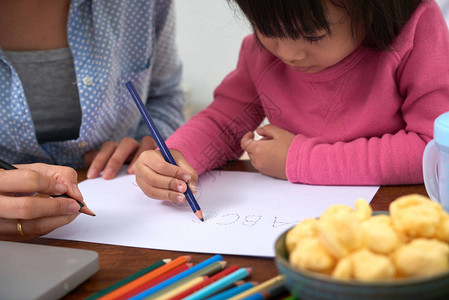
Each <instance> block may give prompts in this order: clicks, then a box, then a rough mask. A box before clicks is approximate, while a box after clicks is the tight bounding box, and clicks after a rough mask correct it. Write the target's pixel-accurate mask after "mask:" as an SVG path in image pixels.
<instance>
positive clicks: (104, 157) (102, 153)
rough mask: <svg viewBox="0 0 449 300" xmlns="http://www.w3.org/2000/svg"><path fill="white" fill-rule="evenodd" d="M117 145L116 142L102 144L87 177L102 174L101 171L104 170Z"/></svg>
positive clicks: (95, 176)
mask: <svg viewBox="0 0 449 300" xmlns="http://www.w3.org/2000/svg"><path fill="white" fill-rule="evenodd" d="M116 147H117V143H115V142H106V143H104V144H103V145H102V146H101V148H100V150H99V151H98V152H97V153H96V155H95V158H94V159H93V161H92V163H91V164H90V167H89V169H88V170H87V178H89V179H92V178H97V177H98V175H100V172H101V171H103V169H104V167H105V166H106V163H107V161H108V159H109V157H111V155H112V153H114V151H115V148H116Z"/></svg>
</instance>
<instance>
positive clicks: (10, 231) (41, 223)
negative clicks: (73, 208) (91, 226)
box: [0, 214, 78, 241]
mask: <svg viewBox="0 0 449 300" xmlns="http://www.w3.org/2000/svg"><path fill="white" fill-rule="evenodd" d="M77 216H78V214H75V215H65V216H57V217H44V218H39V219H31V220H24V219H20V225H21V229H22V233H23V235H24V236H21V235H20V234H19V231H18V225H17V224H18V221H19V219H1V218H0V240H9V241H23V240H28V239H32V238H35V237H38V236H42V235H45V234H48V233H50V232H51V231H53V230H55V229H56V228H58V227H61V226H64V225H67V224H69V223H70V222H72V221H73V220H74V219H75V218H76V217H77Z"/></svg>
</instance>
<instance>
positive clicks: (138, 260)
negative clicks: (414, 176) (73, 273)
mask: <svg viewBox="0 0 449 300" xmlns="http://www.w3.org/2000/svg"><path fill="white" fill-rule="evenodd" d="M224 170H230V171H248V172H255V171H256V170H255V169H254V168H253V167H252V166H251V164H250V163H249V162H248V161H237V162H234V163H231V164H229V165H228V166H227V167H226V168H224ZM79 177H80V178H79V179H80V181H82V180H84V179H85V178H86V171H85V170H82V171H80V172H79ZM411 193H418V194H422V195H426V196H427V193H426V190H425V188H424V185H422V184H421V185H407V186H382V187H381V188H380V189H379V191H378V192H377V193H376V195H375V196H374V198H373V201H372V202H371V206H372V208H373V209H374V210H388V205H389V203H390V202H391V201H392V200H394V199H396V198H397V197H399V196H402V195H406V194H411ZM30 242H31V243H35V244H42V245H52V246H62V247H68V248H79V249H88V250H94V251H97V252H98V254H99V258H100V270H99V271H98V272H97V273H96V274H95V275H93V276H92V277H91V278H90V279H88V280H87V281H85V282H84V283H83V284H81V285H80V286H79V287H77V288H76V289H75V290H73V291H72V292H71V293H70V294H68V295H67V296H66V297H64V298H63V299H84V298H86V297H88V296H90V295H92V294H94V293H96V292H98V291H100V290H102V289H105V288H107V287H108V286H110V285H112V284H114V283H115V282H117V281H119V280H121V279H123V278H125V277H127V276H129V275H131V274H133V273H135V272H137V271H139V270H140V269H142V268H144V267H146V266H148V265H150V264H152V263H154V262H156V261H158V260H160V259H164V258H176V257H178V256H181V255H192V256H193V258H192V262H193V263H195V264H196V263H199V262H201V261H203V260H205V259H207V258H209V257H211V254H201V253H188V252H176V251H167V250H153V249H144V248H135V247H124V246H113V245H105V244H96V243H87V242H77V241H66V240H54V239H45V238H37V239H34V240H31V241H30ZM223 259H224V260H226V261H227V262H228V266H230V265H233V264H235V265H237V266H238V267H251V268H252V269H253V271H252V274H251V277H249V278H248V280H251V281H260V282H262V281H265V280H267V279H270V278H272V277H274V276H276V275H278V271H277V269H276V266H275V263H274V259H270V258H260V257H247V256H235V255H223Z"/></svg>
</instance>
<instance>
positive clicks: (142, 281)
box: [99, 255, 192, 300]
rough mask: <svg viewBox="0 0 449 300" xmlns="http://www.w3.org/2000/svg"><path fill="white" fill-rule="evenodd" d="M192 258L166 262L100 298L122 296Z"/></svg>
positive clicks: (106, 299) (107, 298)
mask: <svg viewBox="0 0 449 300" xmlns="http://www.w3.org/2000/svg"><path fill="white" fill-rule="evenodd" d="M191 259H192V257H191V256H188V255H186V256H180V257H178V258H176V259H174V260H173V261H171V262H169V263H168V264H165V265H163V266H161V267H159V268H157V269H156V270H154V271H151V272H150V273H147V274H145V275H143V276H141V277H139V278H137V279H135V280H133V281H131V282H130V283H128V284H125V285H124V286H122V287H120V288H118V289H116V290H114V291H112V292H111V293H109V294H107V295H104V296H103V297H101V298H99V299H101V300H113V299H117V298H118V297H120V296H122V295H123V294H125V293H128V292H129V291H131V290H133V289H135V288H137V287H139V286H141V285H142V284H145V283H147V282H149V281H150V280H153V279H155V278H157V277H159V276H161V275H162V274H164V273H167V272H169V271H170V270H173V269H175V268H176V267H179V266H180V265H182V264H185V263H187V262H189V261H190V260H191Z"/></svg>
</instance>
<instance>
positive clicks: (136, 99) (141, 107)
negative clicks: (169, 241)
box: [126, 81, 204, 222]
mask: <svg viewBox="0 0 449 300" xmlns="http://www.w3.org/2000/svg"><path fill="white" fill-rule="evenodd" d="M126 87H127V88H128V91H129V93H130V94H131V97H132V98H133V100H134V102H135V103H136V105H137V108H138V109H139V111H140V114H141V115H142V117H143V120H144V121H145V123H146V124H147V126H148V128H149V129H150V132H151V135H152V136H153V138H154V139H155V141H156V144H157V146H158V147H159V149H160V150H161V153H162V156H164V159H165V161H166V162H168V163H171V164H172V165H175V166H176V162H175V159H174V158H173V156H172V155H171V153H170V151H169V150H168V148H167V145H166V144H165V142H164V140H163V139H162V137H161V135H160V133H159V130H157V128H156V125H155V124H154V122H153V119H151V117H150V114H149V113H148V110H147V108H146V107H145V105H144V104H143V102H142V100H141V99H140V96H139V94H138V93H137V91H136V89H135V87H134V85H133V83H132V82H131V81H128V82H127V83H126ZM184 195H185V197H186V199H187V202H188V203H189V205H190V207H191V208H192V211H193V213H194V214H195V216H197V217H198V219H200V220H201V221H202V222H204V218H203V213H202V211H201V208H200V206H199V205H198V202H196V199H195V197H194V196H193V193H192V191H191V190H190V188H189V185H187V190H186V191H185V193H184Z"/></svg>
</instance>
